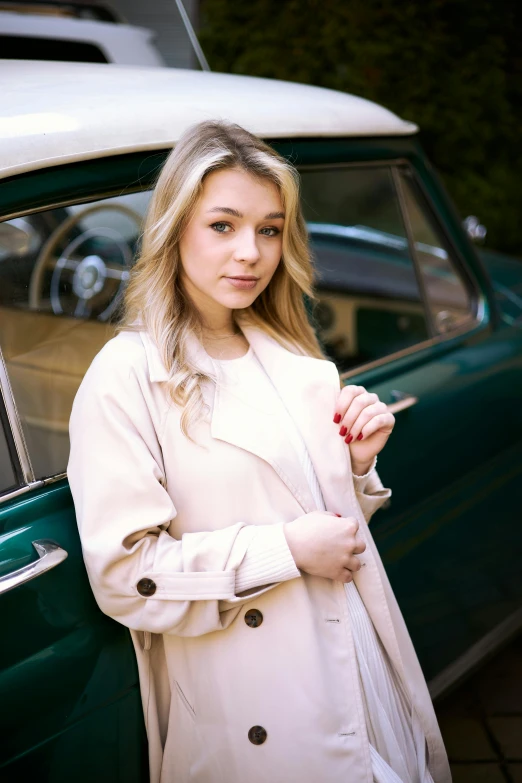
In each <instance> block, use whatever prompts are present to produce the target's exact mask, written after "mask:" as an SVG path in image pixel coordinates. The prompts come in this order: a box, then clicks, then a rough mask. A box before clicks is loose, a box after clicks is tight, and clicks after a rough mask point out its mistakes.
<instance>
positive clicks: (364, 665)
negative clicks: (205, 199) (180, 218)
mask: <svg viewBox="0 0 522 783" xmlns="http://www.w3.org/2000/svg"><path fill="white" fill-rule="evenodd" d="M214 365H215V367H216V371H217V373H218V382H219V383H226V384H228V385H232V386H233V385H235V384H236V385H237V384H239V385H241V386H242V385H243V384H255V385H256V387H257V389H258V391H259V389H260V387H261V391H262V395H263V398H264V400H265V402H266V403H267V404H268V405H270V406H271V409H272V411H273V413H274V426H275V427H277V430H278V432H281V430H282V431H284V432H286V435H287V436H288V440H289V442H290V444H291V445H292V447H293V449H294V451H295V453H296V458H297V459H299V462H300V465H301V469H302V471H303V474H304V476H305V477H306V480H307V482H308V485H309V486H310V490H311V492H312V495H313V497H314V500H315V502H316V505H317V509H318V510H323V511H324V510H325V504H324V500H323V497H322V494H321V489H320V487H319V482H318V480H317V476H316V474H315V471H314V468H313V465H312V462H311V459H310V456H309V454H308V451H307V449H306V445H305V443H304V441H303V439H302V437H301V434H300V432H299V430H298V428H297V426H296V425H295V423H294V421H293V419H292V417H291V415H290V412H289V411H288V410H287V409H286V407H285V406H284V404H283V401H282V399H281V397H280V396H279V394H278V393H277V390H276V389H275V387H274V385H273V384H272V382H271V380H270V378H269V376H268V375H267V373H266V372H265V370H264V368H263V366H262V364H261V363H260V362H259V361H258V359H257V358H256V356H255V353H254V352H253V350H252V348H251V347H249V349H248V351H247V353H246V354H244V356H241V357H239V358H237V359H229V360H216V359H214ZM250 388H252V387H250ZM374 467H375V461H374V464H373V465H372V468H371V469H372V470H373V469H374ZM365 478H366V477H358V476H355V477H354V480H355V481H356V482H357V481H361V480H364V479H365ZM297 576H300V573H299V570H298V569H297V567H296V565H295V562H294V560H293V558H292V555H291V553H290V550H289V548H288V545H287V543H286V538H285V536H284V532H283V528H282V525H270V526H263V527H261V528H260V535H256V538H254V539H253V541H252V543H251V545H250V546H249V548H248V551H247V555H246V557H245V559H244V561H243V563H242V565H241V567H240V568H239V569H238V571H237V575H236V593H239V592H242V591H243V590H246V589H248V588H250V587H256V586H258V585H261V584H267V583H268V582H271V581H285V580H287V579H292V578H295V577H297ZM345 591H346V599H347V602H348V610H349V615H350V619H351V631H352V635H353V639H354V644H355V650H356V654H357V661H358V664H359V676H360V683H361V691H362V694H363V702H364V707H365V716H366V727H367V731H368V739H369V743H370V754H371V759H372V770H373V778H374V781H375V783H433V779H432V777H431V775H430V773H429V771H428V769H427V764H426V757H425V752H426V750H425V749H426V742H425V738H424V735H423V734H422V730H421V727H420V724H419V721H418V719H417V716H416V714H415V712H414V711H413V710H412V707H411V704H410V703H409V700H408V697H407V695H406V693H405V691H404V689H403V687H402V683H401V682H400V679H399V677H398V676H397V675H396V673H395V671H394V669H393V667H392V665H391V662H390V659H389V657H388V655H387V653H386V651H385V650H384V648H383V646H382V644H381V642H380V639H379V637H378V635H377V633H376V631H375V628H374V626H373V623H372V621H371V619H370V617H369V615H368V612H367V611H366V607H365V606H364V603H363V601H362V599H361V597H360V595H359V592H358V590H357V588H356V586H355V584H354V583H353V582H350V583H349V584H347V585H345Z"/></svg>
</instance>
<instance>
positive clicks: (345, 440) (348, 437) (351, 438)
mask: <svg viewBox="0 0 522 783" xmlns="http://www.w3.org/2000/svg"><path fill="white" fill-rule="evenodd" d="M352 440H353V435H347V436H346V438H345V439H344V442H345V443H351V442H352Z"/></svg>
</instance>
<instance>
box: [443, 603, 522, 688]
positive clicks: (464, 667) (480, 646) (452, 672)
mask: <svg viewBox="0 0 522 783" xmlns="http://www.w3.org/2000/svg"><path fill="white" fill-rule="evenodd" d="M521 628H522V608H521V609H517V610H516V611H514V612H513V614H510V615H509V617H506V619H505V620H503V621H502V622H501V623H499V624H498V625H497V626H495V628H493V629H492V630H491V631H488V633H487V634H486V635H485V636H483V637H482V639H479V641H478V642H476V643H475V644H473V645H472V646H471V647H470V648H469V649H468V650H466V652H465V653H463V654H462V655H461V656H459V657H458V658H457V659H456V660H455V661H453V663H450V664H449V666H446V668H445V669H443V670H442V671H441V672H440V673H439V674H437V675H436V676H435V677H434V678H433V679H432V680H430V681H429V683H428V688H429V691H430V695H431V698H432V699H438V698H440V697H441V696H443V695H445V694H446V693H447V691H448V690H449V689H450V688H453V687H455V686H456V685H457V684H458V683H460V682H461V681H462V680H463V679H464V678H465V677H466V675H470V674H472V673H473V672H474V671H475V670H476V669H477V668H478V666H479V664H481V663H483V662H485V660H486V659H488V658H490V657H491V656H492V655H493V654H494V653H495V652H497V650H498V649H499V648H500V647H503V646H504V645H505V644H506V643H507V642H509V641H510V640H511V639H512V638H513V637H514V636H516V635H517V633H518V632H519V631H520V629H521Z"/></svg>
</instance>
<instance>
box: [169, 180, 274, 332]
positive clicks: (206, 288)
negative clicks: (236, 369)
mask: <svg viewBox="0 0 522 783" xmlns="http://www.w3.org/2000/svg"><path fill="white" fill-rule="evenodd" d="M283 225H284V212H283V205H282V202H281V196H280V193H279V189H278V188H277V187H276V185H274V184H273V183H272V182H270V181H269V180H267V179H256V178H255V177H253V176H252V175H251V174H247V173H246V172H244V171H242V170H240V169H223V170H218V171H213V172H212V173H211V174H209V175H208V176H207V178H206V179H205V181H204V183H203V191H202V194H201V197H200V199H199V202H198V204H197V206H196V208H195V211H194V214H193V216H192V219H191V220H190V222H189V224H188V226H187V229H186V231H185V233H184V234H183V237H182V238H181V240H180V244H179V248H180V254H181V267H182V269H181V277H182V280H183V282H184V285H185V288H186V290H187V293H188V294H189V296H190V297H191V299H192V301H193V302H194V304H195V305H196V307H197V308H198V310H199V311H200V312H201V313H202V314H203V315H204V316H205V317H206V320H208V318H209V317H210V321H209V323H212V318H214V319H215V320H214V323H215V322H216V319H217V320H221V318H222V317H223V316H225V317H226V319H228V317H229V316H230V313H229V312H227V311H230V310H234V309H238V308H244V307H248V306H249V305H251V304H252V302H253V301H254V300H255V299H256V298H257V297H258V296H259V294H260V293H261V291H263V290H264V289H265V288H266V286H267V285H268V283H269V282H270V279H271V278H272V275H273V274H274V272H275V270H276V268H277V265H278V264H279V261H280V259H281V254H282V232H283ZM245 278H250V280H245Z"/></svg>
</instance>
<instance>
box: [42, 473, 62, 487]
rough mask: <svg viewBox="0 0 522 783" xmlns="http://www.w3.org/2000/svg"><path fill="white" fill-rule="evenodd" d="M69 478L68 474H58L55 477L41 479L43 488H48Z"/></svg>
mask: <svg viewBox="0 0 522 783" xmlns="http://www.w3.org/2000/svg"><path fill="white" fill-rule="evenodd" d="M66 478H67V473H65V472H64V473H56V474H55V475H54V476H48V477H47V478H44V479H41V483H42V487H46V486H47V485H48V484H54V483H55V482H56V481H61V480H62V479H66Z"/></svg>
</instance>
